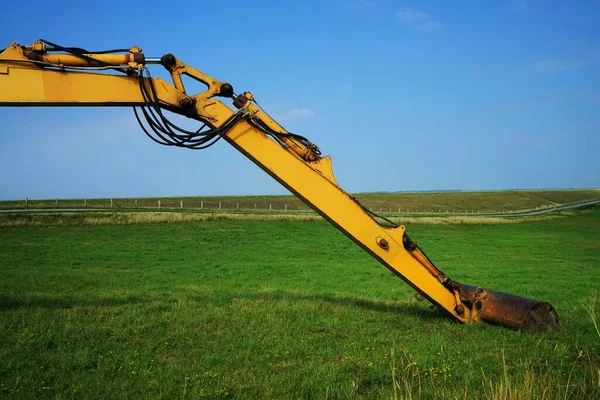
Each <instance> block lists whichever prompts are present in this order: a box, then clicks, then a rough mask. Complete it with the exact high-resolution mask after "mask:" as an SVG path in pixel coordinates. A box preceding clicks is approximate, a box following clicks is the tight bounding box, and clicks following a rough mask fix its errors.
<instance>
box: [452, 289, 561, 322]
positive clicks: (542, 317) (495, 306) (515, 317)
mask: <svg viewBox="0 0 600 400" xmlns="http://www.w3.org/2000/svg"><path fill="white" fill-rule="evenodd" d="M459 293H460V297H461V300H462V301H463V302H464V303H465V304H466V305H467V306H468V307H469V308H471V310H472V313H473V314H474V317H473V319H474V320H483V321H485V322H488V323H491V324H496V325H504V326H508V327H510V328H514V329H521V330H526V331H546V330H554V329H558V328H560V317H559V316H558V313H557V312H556V310H555V309H554V307H552V306H551V305H550V304H548V303H546V302H543V301H538V300H533V299H527V298H524V297H519V296H514V295H511V294H507V293H501V292H495V291H492V290H486V289H483V288H478V287H475V286H469V285H464V284H459Z"/></svg>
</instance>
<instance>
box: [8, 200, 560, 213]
mask: <svg viewBox="0 0 600 400" xmlns="http://www.w3.org/2000/svg"><path fill="white" fill-rule="evenodd" d="M364 205H365V207H366V208H368V209H369V210H370V211H372V212H375V213H378V214H381V215H384V216H394V215H490V214H519V213H524V212H532V211H537V210H547V209H552V208H555V207H557V206H558V205H557V204H543V205H539V206H535V207H530V208H521V209H476V208H470V209H467V208H448V207H445V208H441V207H437V208H431V207H429V208H427V207H426V208H408V207H403V206H401V205H400V206H388V207H372V206H371V207H370V206H369V204H368V203H366V204H364ZM0 208H1V209H8V210H10V209H23V208H25V209H31V210H36V209H39V210H42V209H59V210H68V209H72V210H81V209H90V210H93V209H98V210H106V209H110V210H144V209H146V210H154V211H157V210H164V211H175V210H188V211H199V212H202V211H205V212H244V213H247V212H257V213H269V212H271V213H281V212H284V213H299V214H306V213H314V211H313V210H312V209H311V208H309V207H308V206H306V205H305V204H304V203H302V202H301V201H300V200H299V199H296V198H293V197H289V198H275V199H272V200H271V201H270V200H269V199H261V200H258V201H254V200H245V201H244V200H242V201H236V200H235V199H234V200H207V199H195V198H184V199H177V198H160V199H157V198H140V199H131V198H126V199H123V198H121V199H111V198H108V199H59V198H56V199H24V200H12V201H2V202H0Z"/></svg>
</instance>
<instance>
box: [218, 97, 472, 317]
mask: <svg viewBox="0 0 600 400" xmlns="http://www.w3.org/2000/svg"><path fill="white" fill-rule="evenodd" d="M210 107H211V108H213V109H214V110H215V111H214V113H213V114H214V115H218V116H219V121H225V120H226V119H227V118H228V117H229V116H230V115H231V114H232V113H233V112H232V111H231V110H230V109H229V108H228V107H227V106H225V105H224V104H223V103H221V102H220V101H215V102H213V103H212V105H211V106H210ZM226 140H227V141H228V142H229V143H231V144H232V145H233V146H234V147H235V148H236V149H238V150H239V151H240V152H242V153H243V154H244V155H246V157H248V158H249V159H250V160H252V161H253V162H254V163H255V164H257V165H258V166H259V167H261V168H262V169H263V170H264V171H265V172H267V173H268V174H269V175H271V176H272V177H273V178H275V179H276V180H277V181H278V182H279V183H281V184H282V185H283V186H285V187H286V188H287V189H289V190H290V191H291V192H293V193H294V194H295V195H296V196H298V197H299V198H301V199H302V200H303V201H304V202H305V203H307V204H308V205H309V206H310V207H312V208H313V209H314V210H315V211H317V212H318V213H319V214H321V215H322V216H323V218H325V219H326V220H328V221H329V222H331V223H332V224H333V225H334V226H336V227H337V228H338V229H339V230H341V231H342V232H343V233H344V234H346V235H347V236H348V237H350V238H351V239H352V240H354V241H355V242H356V243H357V244H358V245H359V246H361V247H362V248H363V249H364V250H366V251H367V252H368V253H369V254H371V255H372V256H373V257H374V258H375V259H377V260H378V261H380V262H381V263H382V264H383V265H385V266H386V267H387V268H388V269H390V270H391V271H392V272H394V273H395V274H396V275H398V276H399V277H401V278H402V279H403V280H404V281H405V282H406V283H408V284H409V285H411V286H412V287H413V288H414V289H415V290H417V291H418V292H420V293H421V294H422V295H423V296H425V297H426V298H428V299H429V300H430V301H431V302H433V303H434V304H436V305H438V306H439V307H440V308H442V309H443V310H445V311H446V312H448V313H449V314H451V315H452V316H454V317H455V318H456V319H458V320H460V321H462V322H466V321H468V319H469V310H468V309H465V312H464V313H463V315H458V314H457V313H456V312H455V311H454V308H455V306H456V299H455V296H454V294H453V293H452V291H450V290H449V289H447V288H446V287H445V286H444V285H442V284H441V283H440V282H439V281H438V280H437V279H436V277H435V276H434V275H432V274H431V273H430V272H429V270H428V269H427V268H425V267H424V266H423V265H422V264H421V263H419V262H418V261H417V260H416V259H415V258H414V257H413V256H412V255H411V254H410V253H409V252H408V251H406V250H405V248H404V245H403V244H402V243H403V241H402V240H403V234H404V231H405V229H404V227H403V226H401V227H398V228H384V227H382V226H380V225H379V224H378V223H377V222H376V221H375V220H374V219H373V218H372V217H371V216H370V215H369V214H367V213H366V212H365V211H364V210H363V209H362V208H361V207H360V206H359V205H358V204H357V203H356V201H354V200H353V198H352V196H350V195H349V194H348V193H346V192H345V191H344V190H342V189H341V188H340V187H339V186H337V185H336V184H335V183H334V182H331V181H330V180H329V179H328V178H327V177H326V176H324V175H322V174H320V173H318V172H317V171H315V170H314V169H313V168H312V166H311V165H310V163H308V162H305V161H303V160H302V159H300V158H299V157H297V156H296V155H295V154H293V153H290V152H289V151H287V150H286V149H285V148H283V147H281V146H279V145H278V144H277V143H276V142H274V141H273V140H271V139H270V138H269V137H267V136H266V135H265V134H263V133H262V132H260V131H259V130H257V129H256V128H254V127H253V126H251V125H249V124H248V123H246V122H244V121H242V122H240V123H239V124H237V125H236V126H235V127H234V128H233V129H231V131H230V132H229V133H228V134H227V136H226ZM378 238H383V239H385V240H386V241H387V242H388V244H389V249H388V250H384V249H383V248H381V247H380V246H379V245H378V243H377V239H378Z"/></svg>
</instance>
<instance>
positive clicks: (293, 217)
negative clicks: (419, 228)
mask: <svg viewBox="0 0 600 400" xmlns="http://www.w3.org/2000/svg"><path fill="white" fill-rule="evenodd" d="M554 218H559V217H558V216H541V217H526V218H493V217H466V216H449V217H403V218H402V217H395V218H391V220H393V221H394V222H396V223H398V224H427V225H482V224H514V223H520V222H524V221H528V222H531V221H537V220H543V219H546V220H547V219H554ZM222 220H233V221H236V220H237V221H240V220H249V221H321V220H323V218H322V217H321V216H319V215H317V214H294V213H286V214H282V213H272V214H264V213H259V214H253V213H230V212H219V213H190V212H126V211H121V212H90V211H86V212H48V213H15V214H0V227H6V228H18V227H28V226H30V227H42V226H84V225H88V226H95V225H138V224H161V223H182V222H200V221H222Z"/></svg>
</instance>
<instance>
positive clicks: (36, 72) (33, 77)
mask: <svg viewBox="0 0 600 400" xmlns="http://www.w3.org/2000/svg"><path fill="white" fill-rule="evenodd" d="M151 64H160V65H162V66H163V67H164V68H166V69H167V71H168V72H169V73H170V75H171V79H172V83H168V82H167V81H165V80H162V79H157V78H152V77H150V75H149V69H148V66H149V65H151ZM183 75H186V76H188V77H191V78H193V79H195V80H197V81H200V82H202V83H204V84H205V85H206V87H207V89H206V90H205V91H204V92H201V93H197V94H189V93H187V91H186V88H185V86H184V84H183V80H182V76H183ZM226 100H230V101H232V105H233V107H229V106H227V105H226V104H225V103H224V101H226ZM0 106H131V107H134V112H135V116H136V118H137V119H138V122H140V126H141V127H142V129H143V130H144V132H145V133H146V134H147V135H148V136H149V137H150V138H151V139H152V140H154V141H156V142H158V143H160V144H164V145H169V146H176V147H184V148H190V149H204V148H207V147H209V146H211V145H212V144H214V143H215V142H217V141H219V140H220V139H223V140H225V141H227V142H228V143H229V144H231V145H232V146H233V147H235V148H236V149H237V150H239V151H240V152H241V153H242V154H244V155H245V156H246V157H248V158H249V159H250V160H251V161H252V162H254V163H255V164H256V165H258V166H259V167H260V168H261V169H263V170H264V171H265V172H266V173H268V174H269V175H271V176H272V177H273V178H274V179H275V180H277V181H278V182H279V183H281V184H282V185H283V186H284V187H286V188H287V189H288V190H290V191H291V192H292V193H294V194H295V195H296V196H298V197H299V198H300V199H301V200H303V201H304V202H305V203H306V204H307V205H309V206H310V207H311V208H313V209H314V210H315V211H316V212H317V213H319V214H320V215H321V216H323V218H325V219H326V220H327V221H329V222H330V223H332V224H333V225H334V226H335V227H336V228H338V229H339V230H340V231H342V232H343V233H344V234H345V235H346V236H348V237H349V238H350V239H352V240H353V241H354V242H356V243H357V244H358V245H359V246H360V247H362V248H363V249H364V250H365V251H366V252H368V253H369V254H370V255H371V256H373V257H374V258H375V259H376V260H378V261H379V262H381V263H382V264H383V265H384V266H385V267H386V268H388V269H389V270H390V271H392V272H393V273H394V274H395V275H397V276H398V277H400V278H401V279H402V280H404V281H405V282H406V283H407V284H409V285H410V286H411V287H413V288H414V289H415V290H416V291H417V292H418V293H420V294H421V295H422V296H423V297H425V298H427V299H428V300H429V301H430V302H431V303H433V304H434V305H435V306H436V307H438V308H439V309H441V310H443V311H444V312H445V313H446V314H447V315H449V316H451V317H452V318H454V319H456V320H458V321H460V322H463V323H468V322H474V321H479V320H483V321H486V322H491V323H495V324H500V325H505V326H509V327H512V328H516V329H521V328H522V329H534V330H541V329H555V328H558V327H559V325H560V319H559V317H558V314H557V313H556V311H555V310H554V308H553V307H552V306H550V305H549V304H548V303H544V302H538V301H535V300H530V299H523V298H519V297H516V296H511V295H507V294H503V293H499V292H493V291H488V290H486V289H482V288H477V287H472V286H468V285H464V284H460V283H458V282H456V281H453V280H452V279H450V278H449V277H448V276H446V275H445V274H444V273H442V272H441V271H440V270H439V269H438V268H437V267H436V266H435V265H434V264H433V262H431V260H430V259H429V258H428V257H427V255H426V254H425V253H424V252H423V251H422V250H421V248H420V247H419V246H418V245H417V244H416V242H414V241H412V240H411V239H410V237H409V236H408V234H407V233H406V230H405V227H404V226H401V225H400V226H398V225H396V224H395V223H394V222H393V221H390V220H388V219H385V218H382V217H379V216H377V215H375V214H374V213H372V212H371V211H369V210H368V209H367V208H365V207H364V206H362V205H361V204H360V203H359V202H358V201H357V200H356V199H355V198H354V197H353V196H352V195H350V194H348V193H346V192H345V191H344V190H343V189H341V188H340V187H339V185H338V184H337V181H336V179H335V177H334V174H333V169H332V161H331V157H329V156H322V155H321V152H320V149H319V148H318V146H316V145H315V144H314V143H312V142H311V141H310V140H308V139H307V138H305V137H303V136H301V135H297V134H294V133H291V132H288V131H286V130H285V129H284V128H283V127H282V126H280V125H279V124H278V123H277V122H275V121H274V120H273V119H272V118H271V117H270V116H269V115H268V114H267V113H266V112H265V111H264V110H263V109H262V108H261V107H260V106H259V104H258V103H257V102H256V100H255V99H254V96H253V95H252V94H251V93H250V92H244V93H243V94H239V95H235V94H234V90H233V87H232V86H231V85H230V84H229V83H226V82H222V81H219V80H216V79H214V78H212V77H210V76H208V75H206V74H204V73H202V72H200V71H198V70H196V69H194V68H192V67H190V66H188V65H186V64H184V63H183V62H181V61H180V60H179V59H177V58H176V57H175V56H173V55H172V54H166V55H164V56H163V57H161V58H156V59H152V58H146V57H145V56H144V54H143V53H142V51H141V50H140V49H139V48H137V47H132V48H129V49H116V50H112V51H102V52H93V51H87V50H84V49H80V48H72V47H62V46H59V45H56V44H54V43H50V42H47V41H43V40H40V41H37V42H36V43H34V44H32V45H31V46H21V45H19V44H18V43H12V44H11V45H10V46H9V47H7V48H6V49H5V50H4V51H2V52H0ZM163 110H168V111H171V112H174V113H177V114H181V115H184V116H186V117H188V118H191V119H195V120H198V121H199V122H200V123H201V128H200V129H199V130H197V131H189V130H186V129H183V128H181V127H178V126H177V125H176V124H174V123H173V122H172V121H170V120H169V118H168V115H167V114H165V113H164V112H163Z"/></svg>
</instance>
